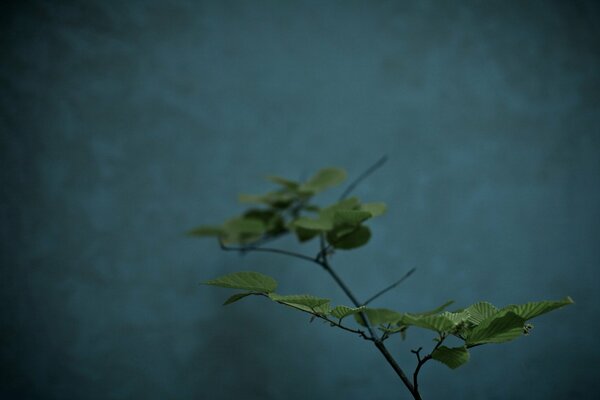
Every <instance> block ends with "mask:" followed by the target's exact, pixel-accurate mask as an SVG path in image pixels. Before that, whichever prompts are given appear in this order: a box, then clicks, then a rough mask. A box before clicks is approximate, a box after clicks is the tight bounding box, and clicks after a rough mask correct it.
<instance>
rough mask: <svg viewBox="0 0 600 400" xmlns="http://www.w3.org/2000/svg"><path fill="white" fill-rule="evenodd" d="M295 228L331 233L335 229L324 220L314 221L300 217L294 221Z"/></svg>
mask: <svg viewBox="0 0 600 400" xmlns="http://www.w3.org/2000/svg"><path fill="white" fill-rule="evenodd" d="M292 225H293V226H294V227H299V228H304V229H308V230H312V231H322V232H325V231H329V230H331V229H333V224H331V222H329V221H326V220H322V219H312V218H307V217H300V218H298V219H296V220H294V221H293V223H292Z"/></svg>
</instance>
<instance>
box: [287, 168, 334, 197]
mask: <svg viewBox="0 0 600 400" xmlns="http://www.w3.org/2000/svg"><path fill="white" fill-rule="evenodd" d="M345 179H346V171H344V170H343V169H341V168H324V169H321V170H319V171H317V173H316V174H315V175H314V176H313V177H312V178H310V179H309V180H308V182H306V183H305V184H303V185H301V186H300V187H299V189H298V190H299V191H301V192H308V193H318V192H321V191H323V190H325V189H327V188H329V187H331V186H336V185H339V184H340V183H342V182H343V181H344V180H345Z"/></svg>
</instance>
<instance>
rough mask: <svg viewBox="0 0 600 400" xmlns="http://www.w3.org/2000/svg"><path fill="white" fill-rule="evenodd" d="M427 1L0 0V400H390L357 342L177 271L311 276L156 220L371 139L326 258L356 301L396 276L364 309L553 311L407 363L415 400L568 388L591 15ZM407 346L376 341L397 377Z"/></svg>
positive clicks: (581, 248) (578, 284) (595, 125)
mask: <svg viewBox="0 0 600 400" xmlns="http://www.w3.org/2000/svg"><path fill="white" fill-rule="evenodd" d="M454 3H455V2H446V1H436V2H431V1H418V2H403V1H402V2H396V1H362V2H361V1H338V2H332V1H327V2H323V1H314V2H282V1H271V2H264V1H261V2H244V1H239V2H228V1H227V2H216V1H215V2H197V1H188V2H182V1H177V2H175V1H171V2H158V1H156V2H155V1H138V2H131V1H127V2H118V1H81V2H68V1H46V2H14V3H12V4H5V5H4V7H3V11H2V14H1V16H0V19H1V24H0V90H1V92H0V133H1V158H0V163H1V168H0V176H1V179H2V181H1V184H2V191H1V192H0V196H1V197H0V199H1V202H0V207H1V208H0V212H1V214H0V218H1V221H2V223H1V226H0V228H1V230H0V232H1V235H2V236H1V239H2V240H1V246H2V251H1V256H2V262H1V266H0V268H1V271H0V274H1V275H0V312H1V313H0V370H1V374H0V397H2V398H6V399H37V398H40V399H41V398H43V399H54V398H56V399H126V398H127V399H128V398H145V399H167V398H179V399H203V398H206V399H215V400H219V399H232V398H244V399H326V398H327V399H329V398H339V399H364V398H369V399H397V398H407V396H406V394H405V392H404V388H403V387H402V386H401V383H400V382H399V380H397V379H396V377H395V375H394V374H393V371H392V370H391V369H390V368H389V367H388V366H387V365H386V364H385V362H384V361H383V359H382V358H381V356H380V355H379V354H378V353H376V352H375V350H374V349H372V348H371V346H369V345H368V343H365V342H363V341H361V340H359V339H357V338H355V337H351V336H348V335H346V334H345V333H344V332H338V331H335V330H332V329H329V328H328V327H326V326H324V325H321V324H318V323H313V324H312V325H309V324H308V323H307V320H306V318H305V317H303V316H302V315H298V314H296V313H290V312H289V311H288V310H283V309H281V307H277V306H276V305H273V304H267V303H266V302H261V301H260V299H250V301H247V302H242V303H239V304H236V305H233V306H230V307H227V308H221V307H220V304H221V302H222V301H223V299H224V298H225V297H226V296H227V295H228V292H227V291H224V290H219V289H215V288H209V287H203V286H199V285H198V282H199V281H201V280H205V279H208V278H212V277H214V276H216V275H219V274H222V273H225V272H229V271H234V270H240V269H255V270H260V271H262V272H265V273H268V274H271V275H273V276H275V277H276V278H277V279H278V280H280V282H281V286H282V292H287V293H291V292H309V293H314V294H316V295H325V296H327V295H328V296H330V297H333V298H334V300H335V301H343V300H344V298H343V295H342V293H340V291H339V290H338V289H337V288H336V287H335V286H334V285H333V284H332V282H330V280H329V279H328V278H327V276H325V275H324V274H323V273H322V272H320V271H318V270H316V269H314V267H313V266H311V265H304V264H303V263H302V261H295V260H291V259H287V258H278V257H276V256H271V255H258V254H256V255H249V256H247V257H238V256H236V255H235V254H231V253H222V252H220V251H219V249H218V248H217V246H216V245H215V243H214V242H212V241H197V240H193V239H188V238H186V237H184V236H183V235H182V232H183V231H185V230H186V229H188V228H190V227H193V226H195V225H198V224H200V223H212V222H220V221H221V220H222V219H224V218H225V217H227V216H229V215H231V214H233V213H235V212H237V211H239V210H240V206H239V205H238V204H236V201H235V196H236V194H237V193H238V192H248V191H253V190H254V189H255V188H257V189H258V190H260V189H267V188H268V186H267V184H266V183H264V182H263V180H262V178H263V176H265V175H266V174H268V173H278V174H281V175H287V176H290V177H300V176H303V175H304V176H306V175H307V174H310V173H311V172H312V171H314V170H316V169H317V168H319V167H321V166H326V165H339V166H344V167H346V168H347V169H348V171H349V173H350V175H351V176H355V175H357V174H358V173H360V172H361V171H362V170H363V169H364V168H365V167H367V166H368V165H370V164H371V163H372V162H374V161H375V160H376V159H377V158H379V157H380V156H381V155H382V154H388V155H389V156H390V161H389V162H388V164H387V165H386V167H385V168H384V169H382V170H380V171H379V172H378V173H377V174H376V175H374V176H373V177H372V178H371V179H370V180H369V181H367V182H365V183H364V184H363V185H362V186H361V187H360V188H359V189H358V190H357V192H356V193H357V195H359V196H361V197H363V198H364V199H365V200H382V201H386V202H387V203H388V204H389V212H388V214H387V216H386V217H385V218H381V219H379V220H377V221H374V222H373V224H372V226H373V230H374V237H373V239H372V243H371V244H370V245H369V246H367V247H364V248H362V249H360V250H357V251H355V252H353V253H351V254H348V253H346V254H342V253H340V254H337V255H336V256H335V258H334V260H333V261H334V265H335V266H336V267H337V268H338V270H339V273H340V274H341V275H342V276H343V277H344V278H345V279H346V280H347V281H348V283H349V284H350V285H351V286H353V287H356V292H357V294H358V295H359V297H362V298H365V297H366V296H369V295H371V294H372V293H373V292H374V291H376V290H378V289H379V288H380V287H382V286H384V285H385V284H386V283H388V282H390V281H392V280H394V279H396V278H398V277H399V276H401V275H402V274H403V273H404V272H405V271H406V270H407V269H408V268H410V267H412V266H416V267H417V268H418V272H417V273H416V274H415V275H414V276H413V277H411V279H410V281H409V282H407V283H406V284H404V285H403V286H402V287H401V288H399V289H398V290H397V291H395V292H393V293H391V294H389V295H387V296H386V297H385V298H382V299H381V300H380V302H379V305H380V306H387V307H394V308H397V309H400V310H410V311H418V310H422V309H426V308H427V307H431V306H435V305H438V304H439V303H441V302H443V301H445V300H447V299H451V298H453V299H455V300H456V301H457V303H458V305H466V304H470V303H472V302H475V301H478V300H484V299H485V300H489V301H492V302H494V303H497V304H499V305H504V304H507V303H511V302H524V301H528V300H540V299H555V298H560V297H563V296H565V295H571V296H572V297H573V298H574V299H575V300H576V302H577V304H576V305H575V306H572V307H570V308H568V309H565V310H561V311H557V312H556V313H555V314H550V315H548V316H545V317H542V318H540V319H539V321H537V322H536V324H535V325H536V327H535V329H534V331H533V333H532V335H531V336H530V337H527V338H522V339H519V340H518V341H515V342H513V343H511V344H508V345H503V346H488V347H486V346H484V347H481V348H477V349H474V351H473V354H472V359H471V361H470V362H469V363H468V364H467V365H465V366H464V367H462V368H460V369H458V370H456V371H450V370H448V369H447V368H445V367H444V366H443V365H439V364H434V363H432V364H428V365H427V367H426V369H425V371H424V372H423V377H422V382H423V385H424V387H423V392H424V395H425V397H426V398H428V399H436V398H442V397H444V398H452V399H473V398H481V399H483V398H485V399H509V398H510V399H517V398H528V399H569V398H571V399H574V398H577V399H585V398H590V399H591V398H595V395H594V393H596V394H597V393H598V390H599V389H600V387H599V384H598V380H597V376H598V374H600V370H599V367H598V364H597V360H598V357H599V356H600V353H599V350H598V346H597V339H596V337H595V335H596V333H597V331H598V329H599V325H598V322H597V320H596V319H594V318H592V317H593V316H594V314H595V313H597V310H598V306H600V295H599V293H598V287H599V283H600V279H599V278H600V277H599V272H598V266H599V262H600V246H599V243H598V238H599V233H600V224H599V223H600V213H599V212H600V209H599V204H600V157H599V155H598V154H599V150H600V128H599V126H600V114H599V105H600V78H599V75H598V71H600V52H599V49H600V35H599V31H598V24H597V21H598V18H599V17H600V8H599V7H598V5H597V4H595V3H594V2H593V1H589V2H583V1H568V2H550V1H539V2H523V1H515V2H506V1H498V2H487V1H486V2H461V4H460V5H457V4H454ZM329 198H330V197H328V196H323V199H324V200H327V199H329ZM280 245H281V246H283V247H286V246H287V247H291V248H293V247H294V246H295V245H294V243H293V242H292V241H286V240H284V241H282V243H281V244H280ZM429 340H430V336H428V335H427V334H422V333H420V332H418V331H416V330H415V331H414V332H412V333H411V335H410V337H409V339H408V343H402V342H400V341H399V340H397V341H396V340H395V341H394V343H392V344H391V348H392V351H393V352H394V354H395V355H397V356H398V359H399V361H400V363H401V364H402V365H405V366H409V367H412V365H413V362H414V360H413V356H412V355H411V354H410V353H409V351H408V349H409V348H414V347H416V346H418V345H427V343H429ZM407 369H408V368H407ZM403 396H404V397H403Z"/></svg>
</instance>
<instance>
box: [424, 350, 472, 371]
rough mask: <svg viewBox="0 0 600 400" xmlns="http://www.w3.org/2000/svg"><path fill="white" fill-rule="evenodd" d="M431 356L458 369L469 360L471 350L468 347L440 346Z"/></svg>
mask: <svg viewBox="0 0 600 400" xmlns="http://www.w3.org/2000/svg"><path fill="white" fill-rule="evenodd" d="M431 358H433V359H434V360H436V361H439V362H441V363H444V364H446V365H447V366H448V367H450V368H452V369H456V368H458V367H460V366H461V365H463V364H464V363H466V362H467V361H469V350H467V348H466V347H464V346H462V347H452V348H450V347H446V346H440V347H438V348H437V349H435V350H434V351H433V353H431Z"/></svg>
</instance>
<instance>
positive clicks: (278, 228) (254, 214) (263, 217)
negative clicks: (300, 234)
mask: <svg viewBox="0 0 600 400" xmlns="http://www.w3.org/2000/svg"><path fill="white" fill-rule="evenodd" d="M244 218H245V219H256V220H260V221H262V223H263V224H264V226H265V232H268V233H270V234H279V233H282V232H285V230H286V229H285V224H284V220H283V218H282V217H281V214H280V213H279V212H278V211H276V210H263V209H258V208H251V209H249V210H248V211H246V212H245V213H244Z"/></svg>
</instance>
